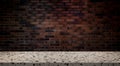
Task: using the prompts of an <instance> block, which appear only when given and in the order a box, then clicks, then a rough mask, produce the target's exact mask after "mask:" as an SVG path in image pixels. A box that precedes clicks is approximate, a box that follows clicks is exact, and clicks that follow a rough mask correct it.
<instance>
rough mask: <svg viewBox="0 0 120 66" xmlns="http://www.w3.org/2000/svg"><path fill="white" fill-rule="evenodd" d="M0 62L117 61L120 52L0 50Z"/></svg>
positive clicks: (118, 60) (119, 59) (119, 60)
mask: <svg viewBox="0 0 120 66" xmlns="http://www.w3.org/2000/svg"><path fill="white" fill-rule="evenodd" d="M0 62H1V63H12V62H14V63H22V62H24V63H119V62H120V52H0Z"/></svg>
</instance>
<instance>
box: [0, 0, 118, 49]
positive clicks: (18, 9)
mask: <svg viewBox="0 0 120 66" xmlns="http://www.w3.org/2000/svg"><path fill="white" fill-rule="evenodd" d="M0 2H1V3H0V50H1V51H5V50H7V51H8V50H9V51H19V50H21V51H22V50H24V51H25V50H30V51H31V50H36V51H119V50H120V49H119V48H120V44H119V43H120V42H119V37H120V34H119V33H120V31H119V26H120V19H119V16H120V14H119V13H120V7H119V2H118V1H117V0H114V1H113V0H12V1H11V0H1V1H0Z"/></svg>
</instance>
